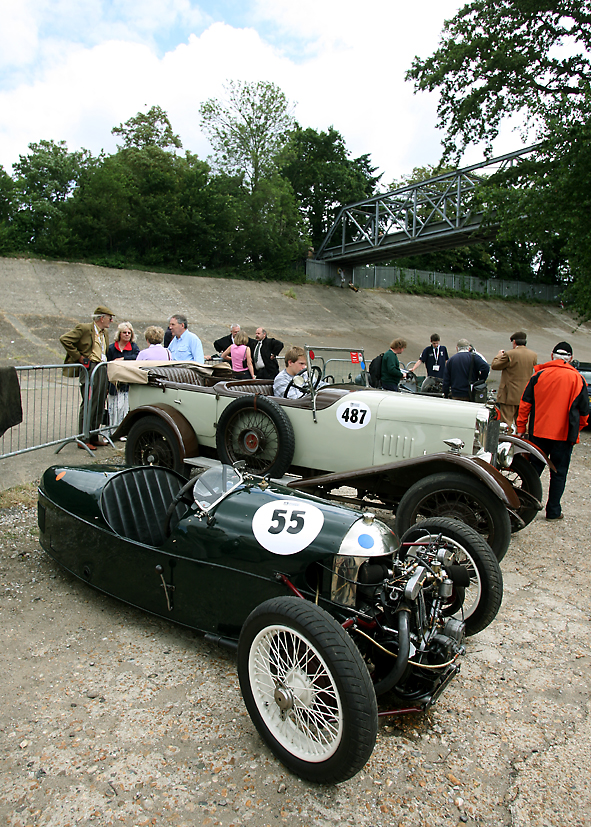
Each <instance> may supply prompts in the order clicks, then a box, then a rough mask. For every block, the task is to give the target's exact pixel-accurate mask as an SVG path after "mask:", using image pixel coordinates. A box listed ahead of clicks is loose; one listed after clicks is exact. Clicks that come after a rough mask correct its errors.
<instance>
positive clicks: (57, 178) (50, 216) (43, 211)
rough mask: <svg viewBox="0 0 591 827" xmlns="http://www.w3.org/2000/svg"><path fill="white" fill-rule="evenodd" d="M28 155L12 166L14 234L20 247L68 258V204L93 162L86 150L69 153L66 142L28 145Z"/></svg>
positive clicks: (42, 142)
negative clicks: (13, 177)
mask: <svg viewBox="0 0 591 827" xmlns="http://www.w3.org/2000/svg"><path fill="white" fill-rule="evenodd" d="M29 149H30V153H29V155H20V156H19V160H18V161H17V162H16V163H15V164H13V169H14V172H15V181H14V208H13V209H14V211H13V222H14V233H15V237H16V239H17V243H18V244H20V246H23V245H24V246H26V245H32V246H33V248H34V249H36V250H37V252H40V253H47V254H51V255H65V254H66V253H67V249H68V243H69V229H68V225H67V220H66V217H65V216H66V204H67V202H68V200H69V199H70V198H71V197H72V196H73V194H74V192H75V189H76V186H77V184H78V181H79V179H80V176H81V174H82V172H83V170H84V169H86V168H87V167H89V166H92V164H93V163H94V159H93V157H92V155H91V154H90V152H88V150H86V149H82V150H77V151H75V152H69V151H68V148H67V146H66V142H65V141H58V142H57V143H56V142H55V141H45V140H42V141H39V143H33V144H29Z"/></svg>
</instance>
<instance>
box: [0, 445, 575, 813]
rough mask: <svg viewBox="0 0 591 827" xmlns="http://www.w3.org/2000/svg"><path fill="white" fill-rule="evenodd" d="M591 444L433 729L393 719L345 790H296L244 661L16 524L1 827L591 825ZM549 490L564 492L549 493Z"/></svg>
mask: <svg viewBox="0 0 591 827" xmlns="http://www.w3.org/2000/svg"><path fill="white" fill-rule="evenodd" d="M590 457H591V433H590V432H586V433H585V434H584V435H583V439H582V444H581V445H580V446H578V448H577V449H576V450H575V454H574V458H573V462H572V465H571V471H570V475H569V481H568V486H567V493H566V495H565V497H564V501H563V506H564V511H565V515H566V519H565V520H564V521H563V522H561V523H546V521H545V520H544V519H543V517H540V516H539V517H538V518H537V519H536V520H535V521H534V523H532V525H531V526H529V527H528V528H527V529H526V530H525V531H523V532H522V533H521V534H517V535H515V537H514V539H513V541H512V543H511V547H510V549H509V552H508V554H507V557H506V558H505V560H504V561H503V566H502V567H503V574H504V578H505V598H504V602H503V606H502V608H501V611H500V613H499V615H498V617H497V619H496V620H495V621H494V622H493V624H492V625H491V626H490V627H489V628H488V629H486V630H485V631H484V632H481V633H480V634H479V635H477V636H476V637H474V638H472V639H470V640H469V642H468V647H467V648H468V652H467V655H466V657H465V658H464V662H463V665H462V672H461V675H460V677H459V678H458V679H457V680H456V681H455V682H454V683H452V685H451V686H450V687H449V688H448V690H447V691H446V693H445V694H444V695H443V696H442V697H441V698H440V700H439V702H438V705H437V706H436V707H435V708H434V709H432V710H431V711H430V712H429V713H427V714H422V715H409V716H407V717H405V718H400V719H392V718H390V719H386V720H383V721H382V724H381V726H380V730H379V733H378V740H377V744H376V748H375V751H374V753H373V755H372V757H371V759H370V761H369V762H368V764H367V765H366V767H365V769H364V770H363V771H362V772H361V773H359V774H358V775H357V776H356V777H355V778H353V779H351V780H350V781H348V782H346V783H343V784H341V785H338V786H331V787H319V786H315V785H312V784H309V783H306V782H302V781H300V780H299V779H297V778H296V777H294V776H292V775H290V774H289V773H288V772H287V771H286V770H285V769H284V768H283V767H282V766H281V765H280V764H279V763H278V762H277V760H276V759H275V758H274V756H273V755H272V754H271V752H270V751H269V750H268V749H267V748H266V747H265V746H264V744H263V743H262V741H261V740H260V739H259V737H258V735H257V734H256V731H255V729H254V727H253V725H252V724H251V722H250V719H249V718H248V716H247V714H246V712H245V709H244V706H243V703H242V699H241V696H240V691H239V687H238V680H237V675H236V666H235V656H234V655H233V654H232V653H229V652H226V651H224V650H221V649H218V648H216V647H215V646H214V645H212V644H210V643H207V642H206V641H204V640H203V639H202V638H200V637H199V636H198V635H196V634H194V633H192V632H190V631H187V630H184V629H182V628H179V627H175V626H173V625H171V624H167V623H165V622H164V621H160V620H157V619H155V618H152V617H150V616H149V615H145V614H143V613H141V612H139V611H136V610H134V609H131V608H129V607H126V606H124V605H123V604H121V603H117V602H116V601H114V600H112V599H110V598H107V597H105V596H103V595H101V594H99V593H97V592H94V591H92V590H91V589H90V588H89V587H87V586H86V585H84V584H82V583H80V582H78V581H76V580H74V579H73V578H72V577H70V576H69V575H68V574H66V573H64V572H63V571H62V570H61V569H59V568H58V567H57V565H56V564H55V563H54V562H53V561H52V560H51V559H49V558H48V557H46V556H45V554H44V553H43V552H42V551H41V549H40V547H39V545H38V542H37V530H36V509H35V507H34V496H31V495H29V496H27V495H26V493H25V494H24V495H19V496H17V495H14V496H13V497H12V496H11V492H9V493H8V496H4V499H3V504H4V507H3V508H0V549H1V551H0V566H1V571H2V586H1V587H0V609H1V612H0V634H1V636H2V639H3V640H4V656H3V666H4V668H3V670H2V675H1V677H0V686H1V692H2V696H3V699H4V703H3V705H2V709H1V710H0V748H1V750H2V754H3V756H4V761H3V772H2V774H1V776H0V823H2V824H6V825H7V827H25V826H26V825H35V827H68V826H69V825H122V827H136V826H137V827H144V825H155V826H156V827H160V825H162V827H168V826H169V825H170V826H171V827H172V826H173V825H174V827H192V825H223V827H230V825H236V827H238V825H247V824H249V825H253V827H264V825H271V827H272V826H273V825H276V824H288V825H295V826H296V827H304V825H306V826H307V827H315V826H316V825H318V827H325V826H326V827H329V826H330V825H335V824H337V823H342V824H345V825H355V827H378V825H379V827H382V825H384V827H385V826H386V825H387V827H390V825H392V826H393V827H394V826H396V827H411V826H412V827H414V825H416V826H417V827H419V825H420V827H444V826H445V827H447V825H456V824H462V823H468V824H472V823H474V824H479V825H487V826H488V825H490V827H493V826H494V827H500V826H501V825H503V827H504V825H516V826H517V827H526V826H527V827H529V825H532V827H533V826H534V825H535V826H536V827H537V825H540V827H547V825H552V826H553V827H554V825H556V827H564V826H565V825H575V826H578V825H581V827H582V825H587V824H591V817H590V816H589V813H591V801H590V798H591V793H590V785H589V775H590V769H589V768H590V767H591V746H590V744H591V741H590V737H589V736H590V732H589V729H590V726H589V700H590V688H589V673H590V652H589V637H590V631H591V617H590V610H589V591H590V585H591V575H590V572H589V566H588V559H589V552H590V541H589V528H588V525H589V512H590V508H589V505H590V503H589V491H590V485H589V483H590V482H591V467H590V462H589V461H590ZM545 482H546V480H545Z"/></svg>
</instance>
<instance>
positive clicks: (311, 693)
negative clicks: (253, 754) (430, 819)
mask: <svg viewBox="0 0 591 827" xmlns="http://www.w3.org/2000/svg"><path fill="white" fill-rule="evenodd" d="M238 677H239V679H240V688H241V690H242V696H243V698H244V703H245V704H246V708H247V709H248V712H249V714H250V717H251V719H252V721H253V723H254V725H255V726H256V728H257V730H258V732H259V734H260V736H261V737H262V738H263V740H264V741H265V742H266V743H267V744H268V746H269V747H270V748H271V750H272V751H273V752H274V753H275V755H276V756H277V758H279V760H280V761H281V762H282V763H283V764H285V766H286V767H288V768H289V769H290V770H292V772H294V773H296V774H297V775H298V776H299V777H300V778H306V779H308V780H310V781H315V782H318V783H327V784H337V783H338V782H340V781H345V780H346V779H347V778H351V777H352V776H353V775H355V773H356V772H358V771H359V770H360V769H361V768H362V767H363V766H364V765H365V763H366V762H367V760H368V758H369V756H370V755H371V753H372V750H373V747H374V744H375V740H376V734H377V721H378V718H377V702H376V695H375V692H374V689H373V686H372V682H371V678H370V676H369V672H368V671H367V668H366V666H365V664H364V662H363V660H362V658H361V654H360V652H359V649H358V648H357V646H356V645H355V643H354V642H353V640H352V639H351V637H350V636H349V635H348V634H347V632H345V630H344V629H343V628H342V626H340V625H339V624H338V623H337V621H336V620H335V619H334V618H333V617H331V615H329V614H328V613H327V612H325V611H324V609H321V608H320V607H319V606H316V605H315V604H314V603H310V602H309V601H307V600H302V599H301V598H297V597H277V598H272V599H271V600H267V601H265V602H264V603H262V604H261V605H260V606H258V607H257V608H256V609H254V610H253V611H252V612H251V614H250V615H249V616H248V618H247V619H246V622H245V624H244V626H243V627H242V632H241V633H240V640H239V642H238Z"/></svg>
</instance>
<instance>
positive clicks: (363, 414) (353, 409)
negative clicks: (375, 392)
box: [337, 402, 371, 430]
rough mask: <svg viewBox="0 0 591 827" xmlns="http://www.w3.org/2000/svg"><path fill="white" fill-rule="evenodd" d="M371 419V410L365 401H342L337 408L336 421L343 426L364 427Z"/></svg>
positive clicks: (354, 428)
mask: <svg viewBox="0 0 591 827" xmlns="http://www.w3.org/2000/svg"><path fill="white" fill-rule="evenodd" d="M370 420H371V410H370V408H369V406H368V405H366V404H365V402H343V404H342V405H339V407H338V408H337V422H338V423H339V424H340V425H342V426H343V427H344V428H351V429H352V430H357V429H358V428H365V426H366V425H368V424H369V421H370Z"/></svg>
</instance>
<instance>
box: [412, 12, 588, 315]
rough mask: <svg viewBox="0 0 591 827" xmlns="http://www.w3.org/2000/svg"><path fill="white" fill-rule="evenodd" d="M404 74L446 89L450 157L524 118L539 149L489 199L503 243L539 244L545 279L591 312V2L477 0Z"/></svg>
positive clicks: (494, 181)
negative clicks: (557, 282)
mask: <svg viewBox="0 0 591 827" xmlns="http://www.w3.org/2000/svg"><path fill="white" fill-rule="evenodd" d="M407 78H409V79H411V80H414V82H415V88H416V90H417V91H418V90H428V91H434V90H438V91H439V94H440V99H439V107H438V116H439V123H438V126H439V127H440V128H441V129H443V130H445V138H444V142H443V143H444V156H445V157H448V158H449V157H455V158H456V159H457V158H459V156H460V155H461V153H462V151H463V149H464V148H465V147H466V146H467V145H468V144H470V143H476V142H479V141H482V140H484V141H486V142H487V144H488V148H489V151H490V146H491V141H492V140H493V139H494V138H495V137H496V135H497V134H498V132H499V127H500V125H501V121H502V119H503V118H504V117H505V116H506V115H512V114H518V115H519V116H520V117H521V118H523V119H524V126H523V134H524V135H527V134H528V133H530V132H532V131H533V133H534V134H535V136H536V138H537V139H538V140H539V142H540V146H539V148H538V150H537V152H536V153H535V154H532V155H531V156H530V157H528V158H526V159H525V160H523V161H521V162H520V163H519V164H518V165H517V166H516V167H515V168H513V169H509V170H507V171H506V172H505V173H504V174H503V175H500V176H493V177H492V178H491V179H489V180H488V182H487V183H486V186H485V187H483V192H482V194H481V195H482V198H483V201H484V202H485V203H487V204H488V207H489V210H490V211H491V213H492V212H494V215H495V219H496V220H500V222H501V232H500V240H501V241H502V242H508V241H518V242H521V243H525V244H533V245H534V247H536V248H537V249H538V250H539V251H540V256H541V259H540V268H541V270H542V273H543V274H544V277H545V278H549V277H552V276H554V277H555V278H559V279H562V280H563V281H566V282H569V283H571V288H570V295H571V297H572V299H573V300H574V304H575V308H576V309H577V310H578V311H579V313H580V314H581V316H582V317H583V318H591V229H590V228H591V223H590V222H589V214H590V212H591V153H590V150H589V147H590V146H591V141H590V139H591V0H473V2H470V3H468V4H467V5H465V6H464V7H463V8H462V9H461V10H460V11H459V12H458V14H457V15H456V16H455V17H454V18H453V19H452V20H450V21H447V22H446V24H445V27H444V30H443V34H442V38H441V42H440V46H439V48H438V49H437V51H436V52H435V53H434V54H433V55H431V57H429V58H426V59H424V60H423V59H421V58H418V57H417V58H415V60H414V62H413V65H412V67H411V69H410V71H409V72H408V74H407ZM565 262H567V263H568V266H565ZM542 265H543V266H542Z"/></svg>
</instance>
